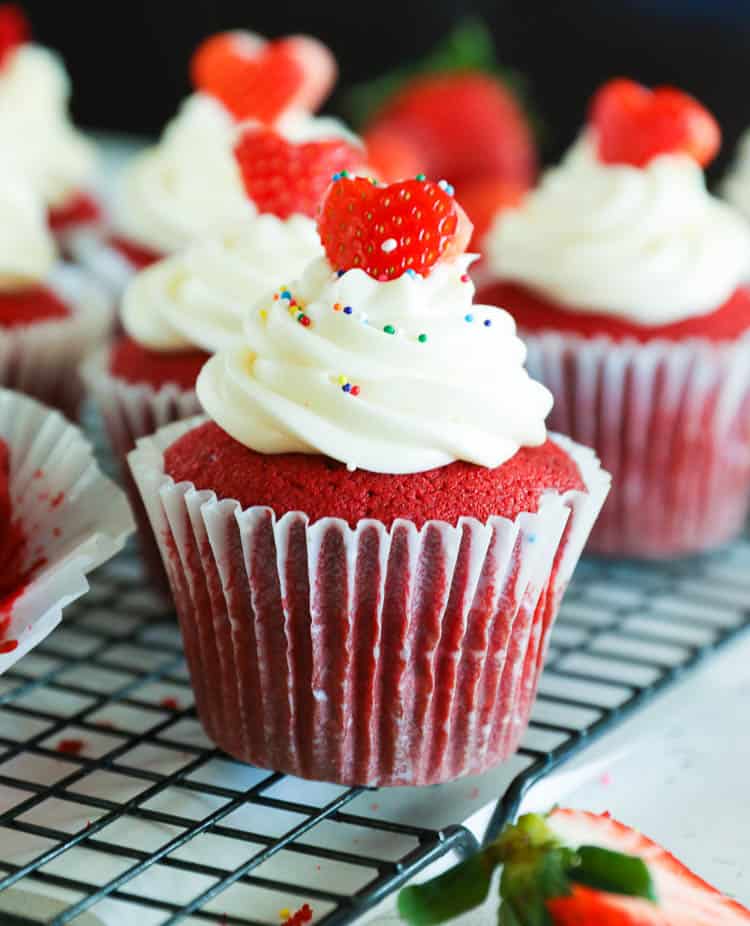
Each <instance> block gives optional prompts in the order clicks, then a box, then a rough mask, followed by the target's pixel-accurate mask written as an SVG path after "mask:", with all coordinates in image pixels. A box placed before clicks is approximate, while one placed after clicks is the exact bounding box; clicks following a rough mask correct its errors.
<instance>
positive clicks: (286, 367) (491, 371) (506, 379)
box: [197, 176, 552, 474]
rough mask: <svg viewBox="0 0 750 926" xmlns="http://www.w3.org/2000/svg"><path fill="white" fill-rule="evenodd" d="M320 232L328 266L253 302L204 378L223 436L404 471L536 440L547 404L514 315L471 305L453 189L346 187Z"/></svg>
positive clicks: (201, 388) (485, 460)
mask: <svg viewBox="0 0 750 926" xmlns="http://www.w3.org/2000/svg"><path fill="white" fill-rule="evenodd" d="M318 230H319V233H320V236H321V241H322V244H323V248H324V250H325V256H322V257H319V258H317V259H316V260H314V261H313V262H312V263H311V264H310V265H309V266H308V268H307V269H306V270H305V272H304V273H303V274H302V275H301V277H300V278H299V279H298V280H297V281H296V282H292V283H290V285H289V286H282V287H280V288H278V289H277V290H276V292H274V293H273V294H269V295H268V296H267V297H266V298H265V299H261V300H260V302H258V303H257V305H255V306H254V307H253V308H252V310H251V311H250V312H249V313H248V315H247V317H246V320H245V324H244V331H243V335H242V338H240V339H237V340H236V342H235V344H234V346H232V347H231V348H229V349H227V350H226V351H222V352H221V353H219V354H217V355H216V356H215V357H213V358H212V359H211V360H210V361H209V362H208V363H207V364H206V366H205V367H204V369H203V371H202V373H201V375H200V377H199V380H198V387H197V388H198V396H199V398H200V401H201V404H202V405H203V407H204V408H205V410H206V412H207V413H208V414H209V415H210V416H211V417H212V418H213V419H214V421H216V422H217V424H219V426H220V427H221V428H222V429H223V430H224V431H226V432H227V433H228V434H230V435H231V436H232V437H234V438H235V439H236V440H238V441H239V442H240V443H242V444H244V445H245V446H247V447H250V448H251V449H253V450H256V451H258V452H260V453H274V454H277V453H290V452H300V453H313V454H323V455H325V456H328V457H330V458H332V459H334V460H338V461H340V462H342V463H345V464H346V465H347V466H348V467H349V468H350V469H355V468H362V469H366V470H369V471H371V472H380V473H404V474H405V473H412V472H420V471H425V470H429V469H434V468H435V467H440V466H444V465H447V464H449V463H451V462H453V461H456V460H464V461H467V462H471V463H478V464H480V465H483V466H487V467H496V466H499V465H500V464H501V463H503V462H505V461H506V460H508V459H509V458H510V457H512V456H513V455H514V454H515V453H516V451H517V450H518V449H519V448H520V447H522V446H537V445H539V444H542V443H543V442H544V441H545V439H546V429H545V424H544V420H545V418H546V416H547V414H548V412H549V410H550V408H551V405H552V398H551V396H550V394H549V392H548V391H547V390H546V389H545V388H544V387H543V386H541V385H540V384H538V383H536V382H534V381H533V380H531V379H530V378H529V376H528V374H527V373H526V371H525V369H524V366H523V364H524V360H525V355H526V351H525V347H524V345H523V343H522V342H521V341H520V339H519V338H517V337H516V333H515V324H514V322H513V319H512V318H511V316H510V315H508V314H507V313H505V312H503V311H501V310H498V309H497V308H495V307H487V306H480V305H473V304H472V298H473V294H474V287H473V285H472V283H471V281H470V279H469V276H468V274H467V269H468V266H469V264H470V262H471V259H472V258H471V256H470V255H466V254H464V253H463V252H464V249H465V247H466V244H467V242H468V240H469V237H470V234H471V223H470V222H468V220H467V219H466V216H465V214H464V213H463V210H462V209H461V208H460V206H458V204H457V203H456V202H455V200H454V199H453V197H452V188H451V187H450V186H449V184H447V183H444V182H442V181H441V183H440V184H434V183H430V182H427V181H425V180H424V178H423V177H420V178H418V179H417V180H412V181H405V182H402V183H397V184H391V185H390V186H379V185H377V184H376V183H374V182H373V181H370V180H366V179H364V178H350V177H348V176H342V177H339V178H338V179H336V180H335V182H334V183H333V184H332V185H331V188H330V189H329V191H328V193H327V194H326V197H325V199H324V201H323V205H322V207H321V216H320V219H319V222H318Z"/></svg>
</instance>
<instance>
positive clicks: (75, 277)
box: [0, 264, 113, 421]
mask: <svg viewBox="0 0 750 926" xmlns="http://www.w3.org/2000/svg"><path fill="white" fill-rule="evenodd" d="M48 284H49V285H50V286H51V287H52V289H54V290H55V291H56V292H57V293H58V294H59V295H60V296H61V298H62V299H63V300H64V301H65V302H66V303H67V305H69V306H70V307H71V309H72V310H73V311H72V315H70V316H69V317H68V318H64V319H60V320H53V321H43V322H38V323H33V324H30V325H23V326H19V327H17V328H0V386H4V387H5V388H7V389H13V390H15V391H17V392H23V393H25V394H26V395H30V396H32V397H33V398H35V399H38V400H39V401H40V402H44V403H45V404H46V405H51V406H52V407H53V408H57V409H59V410H60V411H61V412H63V414H65V415H67V417H68V418H69V419H70V420H71V421H75V420H77V418H78V411H79V407H80V403H81V399H82V397H83V384H82V382H81V378H80V376H79V374H78V368H79V366H80V364H81V362H82V360H83V359H84V358H85V357H86V356H87V355H88V354H89V353H90V352H91V351H92V350H94V349H95V348H96V347H97V346H98V345H99V344H100V343H101V342H102V341H103V340H104V338H105V337H106V335H107V334H108V332H109V331H110V329H111V327H112V320H113V310H112V303H111V300H110V299H109V297H108V296H107V295H106V293H105V292H104V291H103V290H102V288H101V286H100V285H99V284H98V283H96V281H94V280H92V279H91V278H90V277H89V276H87V275H86V274H85V273H82V272H81V271H80V270H78V269H77V268H76V267H73V266H71V265H66V264H60V265H58V267H57V268H56V269H55V271H54V272H53V275H52V277H51V279H50V280H48Z"/></svg>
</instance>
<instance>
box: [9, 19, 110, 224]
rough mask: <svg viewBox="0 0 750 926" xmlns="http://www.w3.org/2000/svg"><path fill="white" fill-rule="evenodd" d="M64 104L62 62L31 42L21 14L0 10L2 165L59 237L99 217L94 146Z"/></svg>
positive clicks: (67, 86)
mask: <svg viewBox="0 0 750 926" xmlns="http://www.w3.org/2000/svg"><path fill="white" fill-rule="evenodd" d="M69 99H70V81H69V79H68V75H67V73H66V71H65V66H64V65H63V63H62V61H61V60H60V59H59V58H58V56H57V55H56V54H55V53H54V52H52V51H50V50H49V49H47V48H43V47H42V46H41V45H37V44H35V43H33V42H31V41H30V30H29V27H28V23H27V21H26V19H25V17H24V15H23V12H22V11H21V9H20V8H19V7H17V6H16V5H15V4H12V3H4V4H0V164H2V165H3V169H6V168H9V169H10V170H11V171H13V172H14V173H15V174H17V176H19V177H25V178H26V179H27V180H28V182H29V183H30V184H31V186H32V189H33V190H34V191H35V192H36V193H37V194H38V195H39V196H40V197H41V199H42V201H43V202H44V205H45V207H46V209H47V218H48V221H49V223H50V225H51V227H52V228H53V230H54V231H55V232H56V233H58V234H61V235H63V234H66V233H68V232H70V231H72V230H74V229H76V228H82V227H84V226H91V225H94V224H96V223H97V222H98V221H99V218H100V212H99V206H98V204H97V201H96V199H95V197H94V196H93V194H92V193H91V191H90V189H89V187H90V184H91V182H92V178H93V174H94V168H95V157H94V147H93V145H92V144H91V143H90V142H88V141H87V140H86V139H85V138H84V136H83V135H82V134H81V133H80V132H78V131H77V130H76V129H75V128H74V126H73V124H72V123H71V121H70V115H69V113H68V101H69Z"/></svg>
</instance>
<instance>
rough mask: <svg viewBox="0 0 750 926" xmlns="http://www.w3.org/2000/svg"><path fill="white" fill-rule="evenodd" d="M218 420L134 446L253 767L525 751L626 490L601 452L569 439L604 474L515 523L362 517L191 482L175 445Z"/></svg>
mask: <svg viewBox="0 0 750 926" xmlns="http://www.w3.org/2000/svg"><path fill="white" fill-rule="evenodd" d="M203 420H205V419H203V418H200V419H194V420H192V421H189V422H182V423H179V424H176V425H173V426H170V427H168V428H165V429H164V430H161V431H159V432H158V433H157V434H155V435H153V436H152V437H150V438H144V439H142V440H140V441H139V442H138V446H137V449H136V450H135V451H133V453H131V455H130V458H129V459H130V465H131V468H132V470H133V474H134V477H135V481H136V483H137V485H138V488H139V490H140V492H141V494H142V496H143V499H144V502H145V505H146V509H147V511H148V514H149V517H150V519H151V523H152V525H153V528H154V534H155V536H156V538H157V540H158V542H159V546H160V548H161V551H162V555H163V557H164V561H165V564H166V568H167V574H168V576H169V581H170V585H171V588H172V592H173V595H174V598H175V602H176V605H177V611H178V615H179V618H180V624H181V629H182V634H183V639H184V643H185V651H186V655H187V660H188V664H189V667H190V674H191V678H192V683H193V686H194V689H195V695H196V703H197V707H198V712H199V716H200V718H201V721H202V722H203V724H204V726H205V728H206V731H207V732H208V734H209V736H210V737H211V738H212V739H213V740H214V741H215V742H216V743H217V744H218V745H219V746H220V747H221V748H222V749H224V750H226V751H227V752H228V753H230V754H231V755H233V756H235V757H237V758H239V759H242V760H244V761H247V762H250V763H252V764H254V765H258V766H261V767H266V768H273V769H277V770H280V771H284V772H287V773H290V774H293V775H298V776H301V777H305V778H314V779H320V780H324V781H334V782H339V783H343V784H355V785H413V784H433V783H437V782H441V781H447V780H450V779H453V778H457V777H459V776H462V775H469V774H476V773H479V772H482V771H484V770H486V769H487V768H489V767H491V766H493V765H495V764H496V763H498V762H500V761H502V760H503V759H504V758H506V757H507V756H508V755H510V754H511V753H512V752H513V751H514V750H515V748H516V747H517V745H518V742H519V739H520V737H521V735H522V733H523V731H524V729H525V726H526V723H527V721H528V716H529V713H530V710H531V706H532V704H533V700H534V697H535V693H536V686H537V681H538V678H539V674H540V669H541V666H542V662H543V659H544V654H545V651H546V647H547V642H548V638H549V631H550V627H551V625H552V622H553V620H554V617H555V615H556V613H557V610H558V606H559V603H560V599H561V597H562V594H563V592H564V590H565V587H566V585H567V583H568V580H569V578H570V575H571V573H572V571H573V568H574V566H575V564H576V562H577V560H578V557H579V555H580V552H581V549H582V548H583V545H584V543H585V541H586V538H587V536H588V534H589V531H590V529H591V526H592V524H593V522H594V520H595V518H596V515H597V513H598V511H599V509H600V507H601V505H602V502H603V500H604V498H605V496H606V494H607V491H608V487H609V477H608V475H607V474H606V473H604V472H603V471H602V470H601V469H600V467H599V465H598V461H597V460H596V458H595V457H594V455H593V453H592V452H591V451H589V450H587V449H585V448H582V447H578V446H576V445H574V444H573V443H572V442H570V441H568V440H567V439H565V438H557V437H556V438H555V440H556V441H557V442H558V443H559V444H560V445H561V446H562V447H564V448H565V449H566V450H567V451H569V452H570V453H571V454H572V455H573V457H574V459H575V460H576V462H577V463H578V466H579V468H580V470H581V474H582V477H583V479H584V482H585V484H586V486H587V490H588V491H587V492H583V491H571V492H567V493H565V494H564V495H563V494H559V493H556V492H548V493H546V494H545V495H544V496H543V498H542V500H541V502H540V505H539V510H538V511H537V512H536V513H523V514H520V515H519V516H518V517H517V518H516V519H515V520H514V521H510V520H508V519H505V518H500V517H496V518H491V519H490V520H489V521H488V522H487V523H486V524H482V523H480V522H478V521H476V520H474V519H471V518H461V519H460V521H459V522H458V524H457V525H456V526H453V525H450V524H447V523H445V522H441V521H430V522H428V523H426V524H425V525H424V526H423V527H422V528H421V529H419V530H418V529H417V528H416V527H415V525H414V524H412V523H411V522H409V521H406V520H398V521H396V522H394V524H393V526H392V527H391V528H390V529H387V528H386V527H385V526H384V525H383V524H382V523H381V522H379V521H376V520H370V519H367V520H363V521H361V522H359V524H358V525H357V527H356V528H355V529H352V528H350V527H349V526H348V525H347V524H346V522H344V521H343V520H338V519H334V518H327V519H323V520H321V521H318V522H317V523H315V524H310V523H309V522H308V519H307V516H306V515H305V514H304V513H303V512H291V513H288V514H285V515H284V516H283V517H281V518H276V517H275V515H274V513H273V512H272V511H271V510H270V509H268V508H264V507H252V508H249V509H246V510H244V511H243V510H242V509H241V507H240V505H239V503H238V502H236V501H232V500H226V499H225V500H220V499H218V498H217V497H216V495H215V494H214V493H213V492H210V491H198V490H196V489H195V487H194V486H193V485H192V484H190V483H180V484H178V485H176V484H175V483H174V481H173V480H172V479H171V478H170V477H169V476H168V475H166V474H165V472H164V450H165V449H166V448H167V447H168V446H169V445H170V444H172V443H173V442H174V441H175V440H176V439H177V438H178V437H180V436H181V435H183V434H184V433H186V432H187V431H188V430H190V429H191V428H193V427H195V426H197V425H198V424H200V423H201V422H202V421H203Z"/></svg>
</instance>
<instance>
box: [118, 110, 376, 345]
mask: <svg viewBox="0 0 750 926" xmlns="http://www.w3.org/2000/svg"><path fill="white" fill-rule="evenodd" d="M234 153H235V154H236V163H235V167H236V170H237V174H238V176H239V183H240V186H241V189H240V193H239V196H240V197H241V198H243V199H244V201H245V202H246V204H247V210H246V211H247V215H246V216H245V217H244V218H243V219H235V220H234V222H232V223H229V224H228V225H227V226H226V227H225V228H223V229H222V230H221V231H220V232H218V233H216V234H214V235H211V236H209V237H208V238H207V239H204V240H202V241H200V242H198V243H196V244H193V245H192V246H191V247H189V248H187V249H186V250H185V251H182V252H179V253H178V254H175V255H173V256H172V257H168V258H165V259H164V260H161V261H159V262H157V263H156V264H154V265H152V266H151V267H149V268H147V269H146V270H144V271H142V272H141V273H139V274H138V275H137V276H136V277H135V278H134V280H133V281H132V282H131V284H130V286H129V287H128V289H127V290H126V293H125V297H124V301H123V310H122V318H123V324H124V326H125V329H126V330H127V332H128V334H129V335H130V336H131V337H132V338H134V339H135V340H136V341H138V342H139V344H141V345H142V346H144V347H146V348H149V349H151V350H156V351H181V350H182V351H184V350H190V349H193V348H196V347H199V348H201V349H203V350H205V351H209V352H214V351H217V350H220V349H221V348H224V347H227V346H230V345H231V344H232V343H233V339H234V337H236V335H237V334H238V333H239V332H240V331H241V329H242V321H243V318H244V316H245V315H246V314H247V311H248V309H249V307H250V306H252V305H253V304H254V303H255V302H256V301H257V300H258V299H260V298H261V296H263V295H265V294H267V293H268V291H269V290H270V289H271V288H272V287H273V286H274V285H275V284H276V283H277V282H278V281H279V280H280V279H284V278H285V277H289V278H292V279H293V278H294V277H296V276H297V275H298V274H300V273H301V272H302V271H303V269H304V268H305V267H306V266H307V265H308V264H309V263H310V261H311V260H313V259H314V258H316V257H319V256H320V255H322V253H323V249H322V247H321V244H320V240H319V238H318V234H317V230H316V227H315V221H314V219H313V216H314V215H315V214H316V213H317V211H318V208H319V205H320V200H321V199H322V197H323V194H324V192H325V190H326V188H327V186H328V184H329V182H330V178H331V175H332V174H334V173H335V172H337V171H341V170H345V169H346V168H347V167H348V168H352V167H356V166H357V165H358V164H360V163H361V160H362V153H361V150H360V149H359V147H358V146H353V145H351V144H349V143H348V142H347V141H345V140H343V139H340V138H339V139H336V138H334V139H321V140H315V141H306V142H302V143H299V144H295V143H294V142H290V141H289V140H288V137H287V136H286V135H282V134H280V133H279V132H277V131H275V130H272V129H268V128H263V127H261V126H258V125H257V124H254V125H252V126H249V127H245V128H244V129H243V130H241V131H240V132H239V134H238V136H237V141H236V144H235V152H234ZM230 155H231V151H230Z"/></svg>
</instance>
